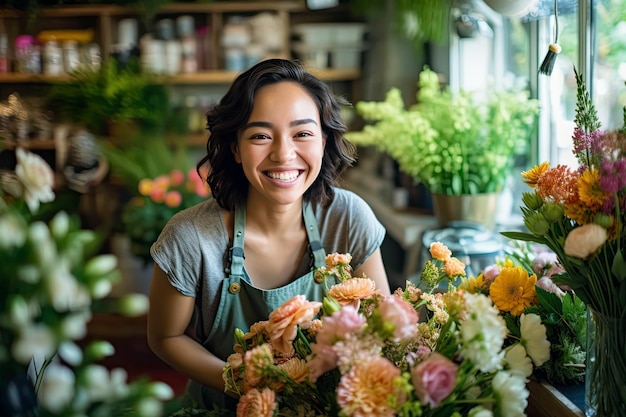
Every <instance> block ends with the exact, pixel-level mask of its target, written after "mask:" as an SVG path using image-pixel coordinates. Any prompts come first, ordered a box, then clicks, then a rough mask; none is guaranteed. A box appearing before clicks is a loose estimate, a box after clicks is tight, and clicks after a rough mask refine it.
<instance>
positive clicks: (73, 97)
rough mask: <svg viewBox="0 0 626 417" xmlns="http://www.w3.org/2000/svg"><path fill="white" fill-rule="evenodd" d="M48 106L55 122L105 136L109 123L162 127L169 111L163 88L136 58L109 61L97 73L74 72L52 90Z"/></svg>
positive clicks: (88, 70)
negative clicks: (68, 123) (126, 122)
mask: <svg viewBox="0 0 626 417" xmlns="http://www.w3.org/2000/svg"><path fill="white" fill-rule="evenodd" d="M47 107H48V108H50V109H53V111H54V112H55V118H56V119H58V120H66V121H71V122H73V123H79V124H82V125H83V126H84V127H85V128H87V129H88V130H89V131H91V132H92V133H94V134H105V133H107V131H108V124H109V123H110V122H123V121H132V122H134V123H138V125H139V127H140V128H142V129H158V128H162V127H163V126H164V124H165V123H166V121H167V120H168V118H169V116H170V112H171V109H170V102H169V95H168V94H167V89H166V87H165V86H164V85H163V84H161V83H159V82H158V81H157V79H156V76H155V75H154V74H151V73H147V72H145V71H143V70H142V69H141V66H140V64H139V61H138V60H137V59H135V58H133V59H131V60H130V62H128V63H127V64H125V65H121V64H120V63H119V62H118V61H116V60H115V59H109V60H107V61H106V62H105V63H104V64H103V65H102V67H101V68H100V69H99V70H97V71H94V70H92V69H87V68H86V69H80V70H78V71H75V72H73V73H72V74H71V79H70V82H69V83H61V84H54V85H53V86H52V87H51V89H50V92H49V94H48V95H47Z"/></svg>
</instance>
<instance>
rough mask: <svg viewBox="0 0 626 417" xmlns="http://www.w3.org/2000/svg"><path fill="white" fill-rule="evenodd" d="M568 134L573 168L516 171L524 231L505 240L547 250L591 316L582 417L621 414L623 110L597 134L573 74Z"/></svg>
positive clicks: (625, 193)
mask: <svg viewBox="0 0 626 417" xmlns="http://www.w3.org/2000/svg"><path fill="white" fill-rule="evenodd" d="M576 81H577V84H578V89H577V108H576V118H575V129H574V133H573V138H572V139H573V144H574V149H573V151H574V154H575V155H576V157H577V159H578V162H579V164H580V165H579V167H578V168H570V167H567V166H563V165H558V166H556V167H550V164H549V163H548V162H544V163H542V164H541V165H539V166H535V167H534V168H533V169H531V170H529V171H526V172H523V173H522V176H523V178H524V181H525V182H526V184H528V185H529V186H530V187H532V188H533V191H532V192H526V193H524V194H523V197H522V199H523V204H524V205H523V206H522V212H523V217H524V224H525V225H526V227H527V228H528V231H529V233H519V232H505V233H503V234H504V235H505V236H508V237H510V238H513V239H518V240H522V241H530V242H536V243H539V244H543V245H546V246H547V247H549V248H550V249H551V250H552V251H554V252H555V253H556V255H557V257H558V261H559V263H560V265H561V267H562V268H563V272H562V273H560V274H558V275H555V276H553V279H554V281H555V282H556V283H558V284H561V285H567V286H569V287H570V288H572V290H573V291H574V292H575V293H576V295H577V296H578V297H580V299H581V300H582V301H583V302H584V303H585V304H586V306H587V307H588V309H589V312H590V319H591V322H590V324H591V325H592V326H591V330H595V332H590V334H589V337H588V340H589V341H590V342H591V344H590V345H589V352H588V355H589V356H588V358H589V363H588V366H589V372H590V373H589V375H588V380H587V385H588V392H587V399H588V404H587V405H588V410H587V415H588V416H589V415H594V416H598V417H608V416H614V417H617V416H624V415H626V383H625V380H624V378H625V375H626V334H625V332H624V328H626V279H625V278H626V262H625V260H624V245H625V244H626V233H624V221H625V220H626V215H625V213H626V108H625V110H624V127H623V128H622V129H621V130H617V131H603V130H601V126H600V122H599V120H598V116H597V112H596V109H595V107H594V105H593V102H592V101H591V98H590V96H589V92H588V91H587V89H586V86H585V84H584V81H583V78H582V76H581V75H580V74H578V73H577V72H576Z"/></svg>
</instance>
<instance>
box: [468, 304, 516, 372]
mask: <svg viewBox="0 0 626 417" xmlns="http://www.w3.org/2000/svg"><path fill="white" fill-rule="evenodd" d="M465 300H466V303H467V307H468V313H467V319H466V320H465V321H464V322H463V325H462V326H461V337H462V339H463V341H462V347H461V354H462V355H463V357H465V358H468V359H469V360H470V361H471V362H472V363H473V364H475V365H476V366H477V367H478V368H479V369H480V370H481V371H483V372H493V371H496V370H499V369H501V368H502V360H503V358H504V352H503V351H502V343H503V342H504V338H505V337H506V333H507V328H506V323H505V322H504V319H503V318H502V317H501V316H500V314H499V311H498V310H497V309H496V308H495V307H494V306H493V303H492V301H491V299H490V298H488V297H487V296H485V295H483V294H470V293H465Z"/></svg>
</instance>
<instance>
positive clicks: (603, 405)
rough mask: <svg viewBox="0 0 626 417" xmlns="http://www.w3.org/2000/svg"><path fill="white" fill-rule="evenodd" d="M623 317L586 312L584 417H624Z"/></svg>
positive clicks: (625, 348)
mask: <svg viewBox="0 0 626 417" xmlns="http://www.w3.org/2000/svg"><path fill="white" fill-rule="evenodd" d="M625 329H626V317H624V315H623V314H622V315H621V316H620V317H614V316H609V315H606V314H602V313H599V312H597V311H594V310H593V309H589V313H588V317H587V368H586V378H585V415H586V417H623V416H626V332H625V331H624V330H625Z"/></svg>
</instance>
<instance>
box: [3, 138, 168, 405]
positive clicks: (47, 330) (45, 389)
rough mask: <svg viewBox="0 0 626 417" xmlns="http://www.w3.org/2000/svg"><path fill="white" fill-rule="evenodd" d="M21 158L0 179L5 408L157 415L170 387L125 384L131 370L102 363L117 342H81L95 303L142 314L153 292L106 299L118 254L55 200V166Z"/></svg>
mask: <svg viewBox="0 0 626 417" xmlns="http://www.w3.org/2000/svg"><path fill="white" fill-rule="evenodd" d="M16 158H17V165H16V168H15V171H14V172H11V173H8V172H3V173H2V174H3V175H2V180H3V181H2V182H1V183H0V415H2V416H18V415H19V416H33V415H38V416H41V417H60V416H78V415H81V416H94V417H95V416H105V415H106V416H109V415H111V416H118V415H130V414H131V413H134V414H133V415H138V416H146V417H149V416H154V417H156V416H158V415H159V414H160V413H161V401H162V400H165V399H169V398H171V397H172V395H173V392H172V390H171V388H170V387H169V386H167V385H165V384H163V383H160V382H150V381H147V380H137V381H135V382H132V383H127V381H126V376H127V374H126V371H125V370H124V369H122V368H117V369H113V370H108V369H106V368H105V367H104V366H102V365H100V364H98V363H97V362H98V361H99V360H101V359H103V358H104V357H106V356H109V355H111V354H113V346H112V345H111V344H110V343H108V342H106V341H93V342H90V343H88V344H86V345H85V346H84V349H83V348H81V347H79V344H78V341H80V340H81V339H83V338H84V337H85V336H86V331H87V323H88V321H89V320H90V319H91V316H92V313H93V312H94V311H98V310H99V309H106V310H107V311H112V312H119V313H122V314H126V315H136V314H140V313H143V312H145V310H146V309H147V299H146V297H145V296H138V295H133V294H130V295H127V296H126V297H123V298H121V299H119V300H115V301H113V300H111V301H108V300H106V299H104V297H105V296H106V295H107V294H108V293H109V291H110V290H111V287H112V282H114V281H115V280H116V279H118V271H117V268H116V267H117V262H116V258H115V257H113V256H112V255H107V254H101V255H94V253H95V251H96V250H97V249H98V247H97V246H98V243H99V241H100V238H99V237H98V236H97V235H96V233H95V232H93V231H90V230H83V229H80V227H79V225H78V223H77V221H76V220H75V219H74V218H73V217H72V216H70V215H69V214H68V213H67V212H65V211H62V210H57V209H56V207H55V206H54V203H55V201H54V200H55V194H54V192H53V191H52V185H53V181H54V175H53V173H52V170H51V168H50V166H49V165H48V164H47V163H46V162H45V161H44V160H43V159H42V158H41V157H39V156H38V155H36V154H32V153H29V152H27V151H25V150H23V149H21V148H17V149H16ZM4 174H7V175H4ZM50 213H52V214H50ZM44 214H45V215H44ZM47 217H50V220H49V221H48V220H47Z"/></svg>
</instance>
